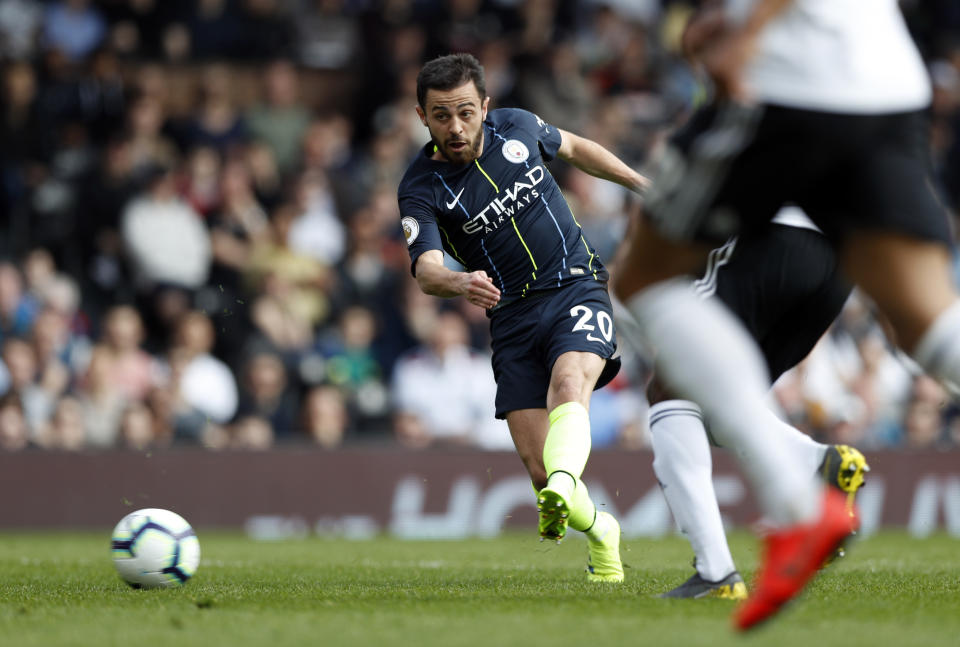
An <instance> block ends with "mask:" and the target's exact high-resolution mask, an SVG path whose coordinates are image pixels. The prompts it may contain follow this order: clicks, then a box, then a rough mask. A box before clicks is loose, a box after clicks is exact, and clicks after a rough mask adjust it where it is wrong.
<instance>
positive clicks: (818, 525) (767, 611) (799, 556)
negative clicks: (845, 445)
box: [734, 488, 859, 631]
mask: <svg viewBox="0 0 960 647" xmlns="http://www.w3.org/2000/svg"><path fill="white" fill-rule="evenodd" d="M858 523H859V522H858V519H857V513H856V510H853V511H852V513H851V510H850V509H849V508H848V507H847V498H846V497H845V496H844V495H843V494H841V493H840V492H838V491H837V490H835V489H833V488H827V489H826V490H825V491H824V493H823V508H822V510H821V512H820V518H819V519H817V520H816V521H814V522H812V523H806V524H797V525H795V526H790V527H788V528H784V529H782V530H778V531H776V532H772V533H770V534H769V535H767V537H766V538H765V543H766V551H765V554H764V560H763V564H762V565H761V567H760V570H759V571H758V572H757V575H756V578H755V579H754V585H753V590H752V592H751V594H750V597H749V598H747V600H746V602H744V603H743V604H742V605H740V607H739V608H738V609H737V611H736V612H735V614H734V623H735V624H736V627H737V629H739V630H741V631H746V630H747V629H750V628H751V627H754V626H756V625H758V624H759V623H761V622H763V621H764V620H766V619H768V618H770V617H771V616H772V615H774V614H775V613H776V612H777V611H779V610H780V607H782V606H783V605H784V604H786V603H787V602H788V601H790V600H791V599H792V598H793V597H794V596H796V595H797V594H798V593H800V591H802V590H803V587H804V586H805V585H806V583H807V582H808V581H809V580H810V578H812V577H813V576H814V575H815V574H816V573H817V571H818V570H819V569H820V567H821V566H822V565H823V562H824V560H825V559H826V558H827V557H828V556H829V555H832V554H833V552H834V551H835V550H836V549H837V548H838V547H839V546H840V545H841V544H842V543H843V541H844V540H845V539H846V538H847V537H848V536H849V535H850V534H852V533H853V531H854V530H856V527H857V525H858Z"/></svg>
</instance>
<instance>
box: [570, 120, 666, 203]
mask: <svg viewBox="0 0 960 647" xmlns="http://www.w3.org/2000/svg"><path fill="white" fill-rule="evenodd" d="M560 137H561V140H560V149H559V150H558V151H557V157H559V158H560V159H562V160H563V161H564V162H567V163H568V164H573V165H574V166H576V167H577V168H578V169H580V170H581V171H583V172H584V173H588V174H590V175H592V176H594V177H598V178H601V179H603V180H609V181H611V182H616V183H617V184H620V185H622V186H625V187H626V188H628V189H630V190H631V191H634V192H636V193H643V190H644V189H646V188H647V185H648V184H649V180H648V179H647V178H645V177H643V176H642V175H640V174H639V173H637V172H636V171H634V170H633V169H632V168H630V167H629V166H627V165H626V164H625V163H624V162H623V160H621V159H620V158H619V157H617V156H616V155H614V154H613V153H611V152H610V151H608V150H607V149H606V148H604V147H603V146H601V145H600V144H598V143H597V142H595V141H593V140H590V139H587V138H586V137H580V136H579V135H574V134H573V133H571V132H568V131H566V130H563V129H560Z"/></svg>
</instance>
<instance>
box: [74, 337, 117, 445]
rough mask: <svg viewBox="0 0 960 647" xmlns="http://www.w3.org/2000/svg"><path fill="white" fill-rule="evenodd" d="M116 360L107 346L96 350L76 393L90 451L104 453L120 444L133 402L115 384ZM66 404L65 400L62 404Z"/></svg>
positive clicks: (98, 347) (95, 348)
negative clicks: (124, 424) (103, 451)
mask: <svg viewBox="0 0 960 647" xmlns="http://www.w3.org/2000/svg"><path fill="white" fill-rule="evenodd" d="M116 363H117V359H116V356H115V355H114V353H113V352H112V351H111V349H110V348H108V347H107V346H103V345H101V346H96V347H94V349H93V352H92V354H91V356H90V362H89V363H88V364H87V370H86V372H85V373H84V374H83V375H82V376H81V378H80V380H79V385H78V388H77V389H75V390H76V394H77V403H78V404H79V407H80V413H81V422H82V426H83V430H84V443H85V444H86V446H88V447H93V448H98V449H104V448H108V447H113V446H114V445H116V444H117V440H118V439H119V437H120V428H121V423H122V419H123V414H124V411H125V410H126V409H127V406H128V403H129V400H128V398H127V397H126V396H125V394H124V392H123V391H122V390H120V389H119V388H117V385H116V383H115V382H114V372H115V366H116ZM61 403H62V400H61Z"/></svg>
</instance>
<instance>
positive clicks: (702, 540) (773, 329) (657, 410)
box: [647, 207, 869, 600]
mask: <svg viewBox="0 0 960 647" xmlns="http://www.w3.org/2000/svg"><path fill="white" fill-rule="evenodd" d="M693 288H694V290H695V291H696V292H697V294H698V295H700V296H701V297H703V298H711V297H716V298H717V299H719V300H720V301H721V302H723V304H724V305H726V306H727V307H728V308H730V310H731V311H732V312H733V313H734V314H735V315H736V316H737V318H738V319H739V320H740V321H742V322H743V324H744V325H745V326H746V328H747V330H748V331H749V332H750V335H751V337H753V339H755V340H756V341H757V343H758V344H759V345H760V349H761V351H762V353H763V358H764V360H765V362H766V365H767V370H768V372H769V374H770V379H771V381H776V379H777V378H778V377H779V376H780V375H781V374H782V373H784V372H785V371H786V370H788V369H790V368H791V367H793V366H795V365H796V364H797V363H799V362H800V361H801V360H802V359H803V358H805V357H806V356H807V355H808V354H809V352H810V351H811V350H812V349H813V347H814V346H815V345H816V343H817V341H819V339H820V337H821V336H822V335H823V334H824V333H825V332H826V330H827V329H828V328H829V326H830V324H831V323H832V322H833V320H834V319H836V317H837V315H838V314H839V313H840V311H841V309H842V308H843V304H844V303H845V302H846V300H847V298H848V296H849V295H850V284H849V282H848V281H847V280H846V279H845V278H844V277H843V276H842V274H841V273H840V269H839V267H838V261H837V258H836V254H835V253H834V251H833V249H832V248H831V247H830V244H829V242H828V241H827V239H826V238H825V237H824V236H823V235H822V234H821V233H820V232H819V231H818V230H817V229H816V228H815V226H814V225H813V223H811V222H810V220H809V219H808V218H807V217H806V216H805V215H804V214H803V212H802V211H800V210H799V209H797V208H795V207H789V208H786V209H783V210H781V212H780V213H778V214H777V217H775V218H774V219H773V222H772V223H771V225H770V226H769V227H766V228H764V229H763V230H762V231H761V232H759V233H758V234H756V235H746V236H742V237H740V238H732V239H731V240H730V241H728V242H727V243H725V244H724V245H723V246H722V247H718V248H717V249H715V250H713V251H711V252H710V256H709V259H708V262H707V269H706V271H705V272H704V274H703V276H702V277H701V278H700V279H698V280H697V281H695V282H694V284H693ZM647 397H648V400H649V401H650V404H651V407H650V434H651V440H652V448H653V452H654V461H653V468H654V471H655V472H656V474H657V481H658V482H659V483H660V487H661V489H662V491H663V495H664V498H665V499H666V501H667V504H668V505H669V507H670V511H671V512H672V513H673V517H674V519H675V520H676V522H677V525H678V526H679V527H680V530H681V531H682V532H683V534H684V536H686V538H687V540H688V541H689V542H690V545H691V547H692V548H693V552H694V562H693V565H694V568H695V572H694V574H693V575H692V576H691V577H690V578H689V579H687V580H686V581H685V582H683V583H682V584H681V585H680V586H677V587H676V588H674V589H672V590H670V591H668V592H666V593H664V594H663V595H661V596H660V597H664V598H704V597H713V598H725V599H732V600H743V599H746V597H747V588H746V585H745V584H744V582H743V578H742V577H741V576H740V573H739V572H738V571H737V569H736V565H735V564H734V562H733V557H732V555H731V553H730V548H729V546H728V545H727V540H726V535H725V532H724V527H723V521H722V519H721V516H720V509H719V506H718V504H717V500H716V495H715V493H714V489H713V466H712V460H711V456H710V443H711V441H713V442H714V443H715V441H714V439H713V438H711V437H710V436H709V433H708V432H707V428H708V425H707V424H706V422H705V421H704V419H703V415H702V413H701V411H700V408H699V407H698V406H697V405H696V404H695V403H693V402H689V401H686V400H678V399H675V398H673V397H672V396H671V395H670V393H669V391H668V390H666V389H664V388H663V387H662V386H661V385H660V384H659V382H658V381H657V380H656V379H655V380H653V382H652V383H651V385H650V386H649V387H648V389H647ZM770 422H771V425H772V426H771V427H770V428H769V429H768V430H767V433H768V434H776V435H778V436H779V437H780V438H781V441H782V442H784V443H786V444H788V445H789V447H790V453H791V455H792V456H793V457H794V460H796V461H797V462H798V463H799V464H801V465H803V466H804V469H805V470H807V471H808V472H809V473H811V474H812V473H817V474H818V475H819V477H820V478H821V479H823V480H824V482H826V483H827V484H829V485H831V486H833V487H835V488H837V489H838V490H840V491H842V492H844V493H845V494H846V496H847V500H848V504H849V505H850V506H851V509H852V506H853V503H854V497H855V495H856V493H857V491H858V490H859V488H860V487H861V486H862V485H863V484H864V474H865V472H867V471H869V466H868V465H867V462H866V459H865V457H864V456H863V454H861V453H860V452H859V451H858V450H857V449H856V448H854V447H850V446H847V445H825V444H823V443H818V442H816V441H815V440H814V439H813V438H811V437H810V436H808V435H807V434H804V433H803V432H801V431H799V430H798V429H795V428H793V427H791V426H790V425H789V424H787V423H785V422H782V421H780V420H778V419H771V421H770Z"/></svg>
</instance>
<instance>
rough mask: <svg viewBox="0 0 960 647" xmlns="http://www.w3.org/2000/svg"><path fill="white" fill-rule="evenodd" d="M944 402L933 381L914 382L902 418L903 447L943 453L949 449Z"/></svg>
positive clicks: (923, 378) (943, 394) (918, 379)
mask: <svg viewBox="0 0 960 647" xmlns="http://www.w3.org/2000/svg"><path fill="white" fill-rule="evenodd" d="M946 401H947V394H946V392H945V391H944V390H943V387H942V386H940V384H938V383H937V381H936V380H934V379H932V378H930V377H927V376H926V375H918V376H917V377H915V378H914V379H913V384H912V386H911V389H910V399H909V401H908V402H907V405H906V408H905V409H904V414H903V434H904V439H903V440H904V442H903V444H904V446H905V447H906V448H908V449H931V448H934V449H943V448H945V447H947V446H948V445H949V443H950V439H949V437H948V436H947V434H946V433H945V432H946V421H945V419H944V405H945V404H946Z"/></svg>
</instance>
